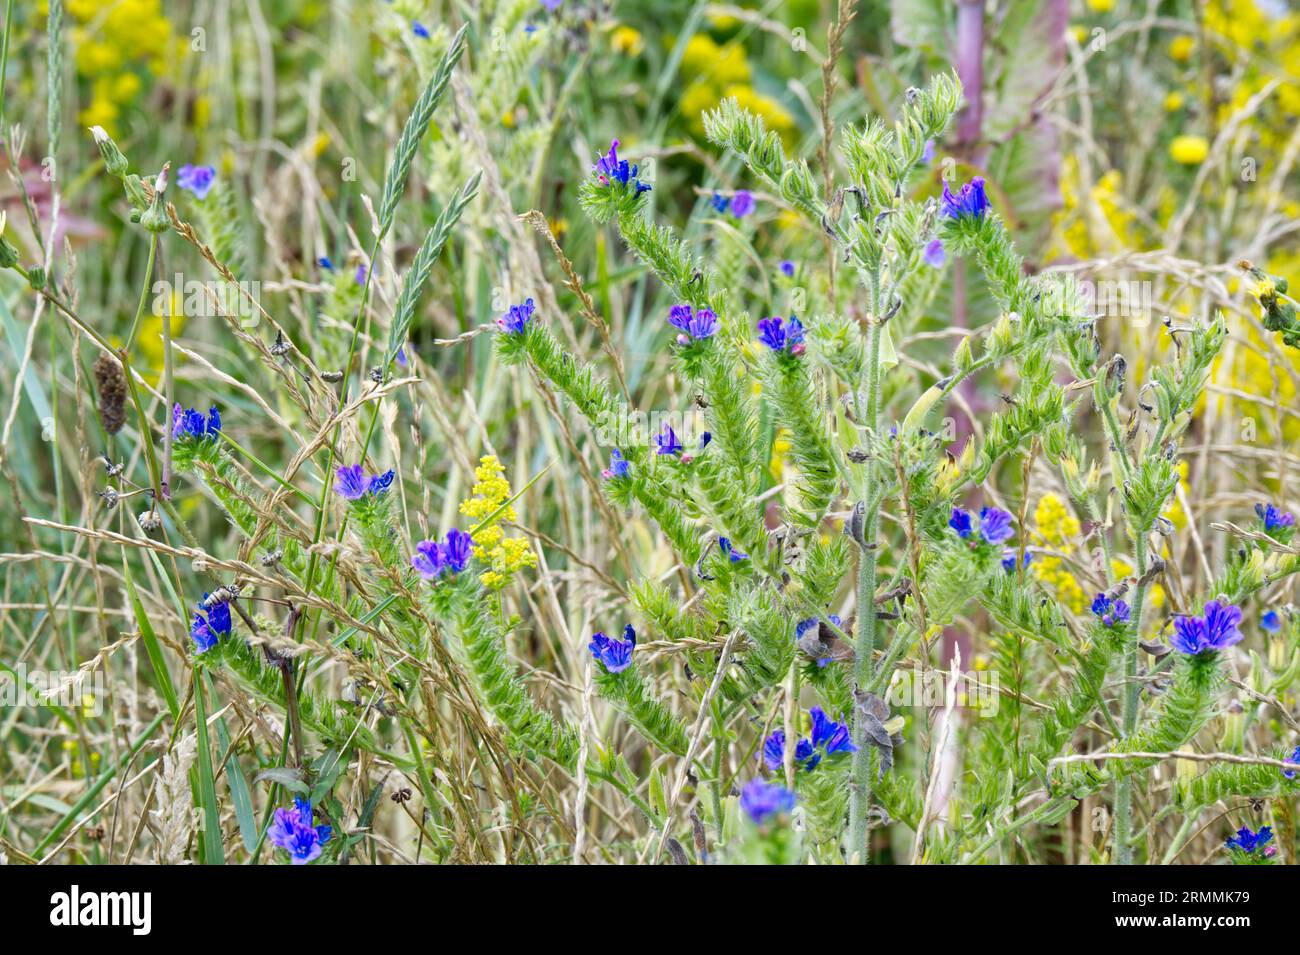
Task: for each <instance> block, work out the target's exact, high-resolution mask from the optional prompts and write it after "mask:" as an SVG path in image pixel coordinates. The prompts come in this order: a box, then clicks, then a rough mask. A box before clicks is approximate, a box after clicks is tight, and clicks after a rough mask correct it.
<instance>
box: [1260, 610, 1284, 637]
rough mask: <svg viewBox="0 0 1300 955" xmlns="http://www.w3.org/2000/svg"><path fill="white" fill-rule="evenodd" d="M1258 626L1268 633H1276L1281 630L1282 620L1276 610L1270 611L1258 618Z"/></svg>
mask: <svg viewBox="0 0 1300 955" xmlns="http://www.w3.org/2000/svg"><path fill="white" fill-rule="evenodd" d="M1259 625H1260V626H1261V627H1263V628H1264V629H1265V630H1267V631H1268V632H1269V633H1277V632H1278V631H1279V630H1281V629H1282V618H1281V616H1279V615H1278V612H1277V611H1276V610H1270V611H1268V612H1267V613H1265V614H1264V615H1263V616H1262V617H1260V618H1259Z"/></svg>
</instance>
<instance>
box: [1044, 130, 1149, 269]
mask: <svg viewBox="0 0 1300 955" xmlns="http://www.w3.org/2000/svg"><path fill="white" fill-rule="evenodd" d="M1082 178H1083V177H1082V171H1081V170H1080V168H1079V160H1078V158H1077V157H1076V156H1074V155H1073V154H1071V155H1068V156H1066V157H1065V160H1064V161H1063V162H1062V163H1061V209H1060V210H1059V211H1058V212H1056V213H1055V215H1054V216H1053V219H1052V227H1053V228H1052V249H1051V256H1052V257H1057V256H1074V257H1076V258H1080V259H1090V258H1094V257H1096V256H1097V255H1099V254H1102V253H1113V252H1119V251H1121V250H1127V249H1137V248H1140V247H1141V244H1140V241H1139V238H1138V234H1137V228H1136V222H1137V214H1136V213H1135V212H1134V211H1133V210H1132V209H1131V208H1130V207H1129V206H1128V204H1127V203H1126V202H1125V201H1124V197H1123V189H1122V185H1123V179H1122V177H1121V175H1120V172H1119V170H1118V169H1112V170H1110V171H1109V172H1107V173H1105V174H1104V175H1103V176H1102V177H1101V178H1100V179H1098V180H1097V181H1096V182H1095V183H1093V185H1092V188H1091V189H1089V190H1088V195H1087V197H1086V198H1085V197H1084V196H1083V195H1082Z"/></svg>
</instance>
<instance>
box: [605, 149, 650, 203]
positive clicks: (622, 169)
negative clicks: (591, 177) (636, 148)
mask: <svg viewBox="0 0 1300 955" xmlns="http://www.w3.org/2000/svg"><path fill="white" fill-rule="evenodd" d="M591 168H592V170H593V171H594V172H595V173H596V178H597V179H598V180H600V183H601V185H610V184H611V183H615V182H617V183H619V184H620V185H622V186H624V187H627V186H629V185H630V186H633V187H635V189H636V194H637V195H638V196H639V195H641V193H643V192H649V191H650V187H649V186H648V185H646V184H645V183H643V182H642V181H641V180H640V179H638V178H637V177H636V175H637V167H636V166H633V165H630V164H629V163H628V161H627V160H626V159H619V158H618V140H617V139H614V140H611V141H610V144H609V152H608V153H606V154H605V155H604V156H600V157H598V158H597V160H596V164H595V165H594V166H592V167H591Z"/></svg>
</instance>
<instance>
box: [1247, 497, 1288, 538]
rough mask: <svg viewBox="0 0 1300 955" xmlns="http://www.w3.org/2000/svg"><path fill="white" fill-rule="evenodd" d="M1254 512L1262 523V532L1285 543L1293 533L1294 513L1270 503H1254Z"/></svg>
mask: <svg viewBox="0 0 1300 955" xmlns="http://www.w3.org/2000/svg"><path fill="white" fill-rule="evenodd" d="M1255 513H1256V514H1258V515H1259V519H1260V521H1261V522H1262V523H1263V525H1264V533H1265V534H1267V535H1268V536H1269V537H1272V538H1273V539H1274V540H1276V541H1279V542H1280V543H1283V544H1286V543H1289V542H1290V540H1291V535H1292V534H1293V533H1295V515H1294V514H1292V513H1291V512H1290V511H1284V510H1282V509H1280V508H1277V507H1274V506H1273V505H1272V504H1256V505H1255Z"/></svg>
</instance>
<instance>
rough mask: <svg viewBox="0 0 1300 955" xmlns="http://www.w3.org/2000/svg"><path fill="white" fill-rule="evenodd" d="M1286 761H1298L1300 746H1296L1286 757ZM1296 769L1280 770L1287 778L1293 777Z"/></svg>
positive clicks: (1299, 761) (1299, 760)
mask: <svg viewBox="0 0 1300 955" xmlns="http://www.w3.org/2000/svg"><path fill="white" fill-rule="evenodd" d="M1286 761H1287V762H1288V763H1300V746H1297V747H1296V748H1295V750H1294V751H1293V752H1292V753H1291V755H1290V756H1288V757H1287V758H1286ZM1295 774H1296V771H1295V770H1294V769H1284V770H1282V775H1283V776H1285V777H1286V778H1287V779H1295Z"/></svg>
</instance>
